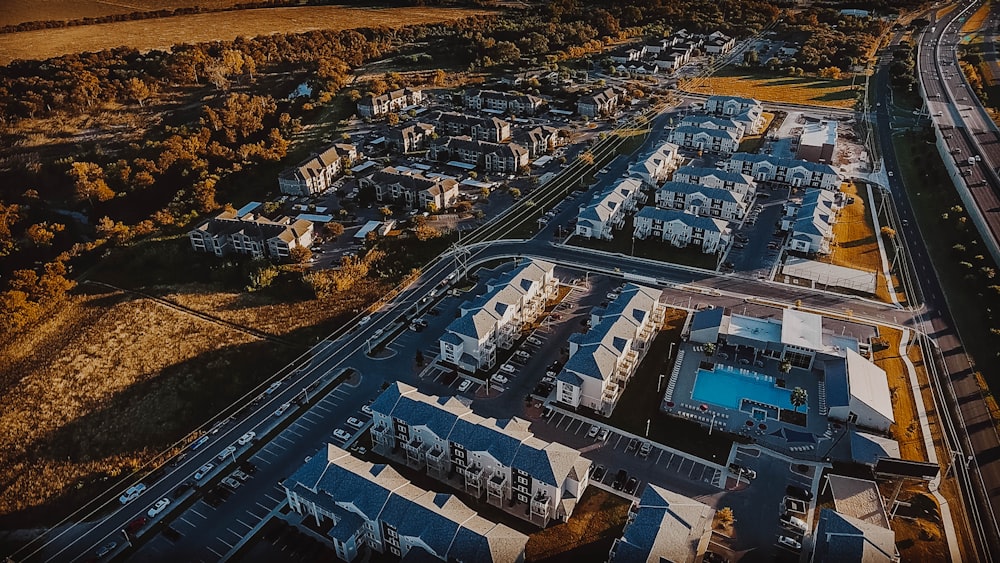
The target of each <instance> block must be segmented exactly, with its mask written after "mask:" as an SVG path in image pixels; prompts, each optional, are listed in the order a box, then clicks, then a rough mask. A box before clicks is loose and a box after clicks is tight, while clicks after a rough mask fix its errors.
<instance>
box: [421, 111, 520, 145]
mask: <svg viewBox="0 0 1000 563" xmlns="http://www.w3.org/2000/svg"><path fill="white" fill-rule="evenodd" d="M437 126H438V129H439V130H440V132H441V134H443V135H451V136H456V137H457V136H460V135H466V136H468V137H470V138H472V140H474V141H488V142H490V143H500V142H502V141H506V140H507V139H509V138H510V123H508V122H507V121H504V120H503V119H500V118H499V117H479V116H477V115H466V114H464V113H455V112H450V111H443V112H441V113H440V114H438V117H437Z"/></svg>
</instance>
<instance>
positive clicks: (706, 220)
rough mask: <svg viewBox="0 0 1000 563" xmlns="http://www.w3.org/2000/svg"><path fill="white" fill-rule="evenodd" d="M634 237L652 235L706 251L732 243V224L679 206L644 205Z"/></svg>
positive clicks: (710, 252)
mask: <svg viewBox="0 0 1000 563" xmlns="http://www.w3.org/2000/svg"><path fill="white" fill-rule="evenodd" d="M633 223H634V226H635V230H634V231H633V233H632V236H633V237H635V238H637V239H640V240H645V239H646V238H648V237H650V236H653V237H656V238H659V239H661V240H663V241H666V242H669V243H670V244H672V245H673V246H676V247H678V248H685V247H687V246H689V245H694V246H697V247H699V248H701V251H702V252H703V253H705V254H712V253H714V252H716V251H718V250H721V249H722V248H723V247H724V246H725V245H726V244H728V243H729V237H730V230H729V223H727V222H726V221H723V220H722V219H716V218H714V217H705V216H701V215H695V214H693V213H689V212H686V211H680V210H677V209H661V208H659V207H652V206H646V207H643V208H642V209H641V210H640V211H639V212H638V213H636V214H635V217H634V218H633Z"/></svg>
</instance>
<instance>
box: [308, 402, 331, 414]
mask: <svg viewBox="0 0 1000 563" xmlns="http://www.w3.org/2000/svg"><path fill="white" fill-rule="evenodd" d="M312 408H314V409H319V410H321V411H323V412H325V413H326V414H330V413H332V412H333V409H328V408H326V407H324V406H323V405H322V404H321V403H316V404H315V405H313V407H312Z"/></svg>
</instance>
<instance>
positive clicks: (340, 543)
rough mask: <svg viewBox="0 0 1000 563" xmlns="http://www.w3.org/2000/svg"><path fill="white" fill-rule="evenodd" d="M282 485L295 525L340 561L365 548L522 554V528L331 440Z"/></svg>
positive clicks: (430, 557)
mask: <svg viewBox="0 0 1000 563" xmlns="http://www.w3.org/2000/svg"><path fill="white" fill-rule="evenodd" d="M281 487H282V488H283V489H284V490H285V497H286V498H287V499H288V506H289V507H290V508H291V509H292V510H294V511H295V512H296V513H298V514H299V515H301V516H303V517H304V519H303V522H302V525H301V526H299V528H298V529H299V530H300V532H301V533H303V534H305V535H307V536H309V537H312V538H315V539H318V540H320V541H321V542H323V543H325V544H327V545H332V547H333V548H334V550H335V551H336V553H337V557H338V558H340V559H341V560H343V561H354V560H356V559H359V558H367V557H370V555H371V553H366V551H365V549H364V548H367V549H368V550H371V551H374V552H377V553H380V554H384V555H388V556H392V557H394V558H399V559H403V560H406V561H417V560H419V561H487V562H496V563H510V562H513V563H520V562H522V561H524V548H525V546H526V544H527V542H528V536H526V535H524V534H522V533H520V532H518V531H516V530H513V529H511V528H509V527H507V526H505V525H503V524H497V523H495V522H491V521H489V520H487V519H485V518H483V517H481V516H479V515H478V514H477V513H476V511H475V510H473V509H471V508H469V507H468V506H466V505H465V504H463V503H462V502H461V501H460V500H458V498H456V497H455V496H453V495H448V494H441V493H437V492H434V491H428V490H425V489H421V488H419V487H417V486H416V485H413V484H412V483H410V481H409V479H407V478H405V477H403V476H402V475H400V474H399V473H398V472H397V471H396V470H394V469H393V468H392V467H389V466H387V465H385V464H373V463H370V462H367V461H364V460H361V459H358V458H356V457H354V456H352V455H351V454H349V453H348V452H346V451H344V450H342V449H340V448H338V447H336V446H334V445H333V444H329V445H327V447H326V449H325V451H322V452H320V453H319V454H317V455H314V456H313V457H312V458H309V459H308V460H307V461H306V463H305V464H304V465H302V466H301V467H299V469H298V470H296V471H295V473H293V474H292V475H291V476H290V477H288V478H287V479H285V480H284V481H282V482H281Z"/></svg>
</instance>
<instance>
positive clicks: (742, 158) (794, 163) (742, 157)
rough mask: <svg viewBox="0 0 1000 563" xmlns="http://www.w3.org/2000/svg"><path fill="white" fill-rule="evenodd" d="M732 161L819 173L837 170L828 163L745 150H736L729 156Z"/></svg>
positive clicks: (829, 172) (834, 173)
mask: <svg viewBox="0 0 1000 563" xmlns="http://www.w3.org/2000/svg"><path fill="white" fill-rule="evenodd" d="M730 160H732V161H739V162H750V163H758V162H767V163H769V164H771V165H773V166H779V167H783V168H799V167H801V168H805V169H806V170H808V171H809V172H813V173H819V174H833V175H834V176H836V175H837V171H836V170H834V169H833V167H832V166H830V165H829V164H819V163H816V162H810V161H808V160H798V159H794V158H778V157H776V156H771V155H767V154H752V153H746V152H738V153H736V154H734V155H733V156H732V157H730Z"/></svg>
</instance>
